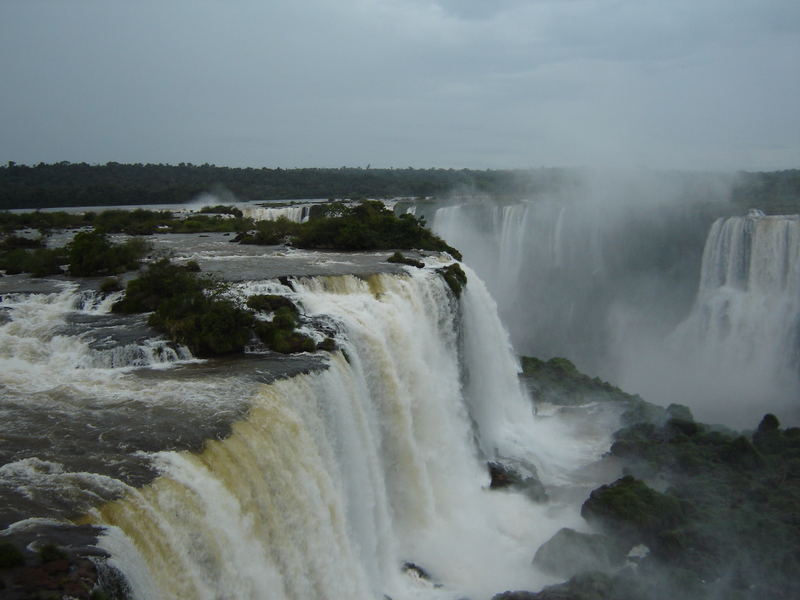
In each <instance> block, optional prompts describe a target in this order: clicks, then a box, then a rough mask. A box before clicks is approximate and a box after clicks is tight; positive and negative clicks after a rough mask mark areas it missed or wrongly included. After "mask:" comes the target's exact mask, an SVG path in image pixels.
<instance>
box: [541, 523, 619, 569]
mask: <svg viewBox="0 0 800 600" xmlns="http://www.w3.org/2000/svg"><path fill="white" fill-rule="evenodd" d="M626 550H627V547H626V546H621V545H620V544H619V543H617V542H616V541H614V540H613V539H611V538H610V537H608V536H605V535H600V534H588V533H580V532H577V531H575V530H574V529H569V528H566V527H565V528H563V529H560V530H559V531H558V532H557V533H556V534H555V535H554V536H553V537H552V538H550V540H549V541H547V542H545V543H544V544H543V545H542V546H541V547H540V548H539V550H537V552H536V556H535V557H534V559H533V564H534V565H536V566H537V567H539V568H541V569H542V570H544V571H547V572H548V573H551V574H553V575H557V576H559V577H571V576H572V575H576V574H578V573H580V572H582V571H610V570H611V569H613V568H615V567H618V566H621V565H622V563H623V560H624V558H625V551H626Z"/></svg>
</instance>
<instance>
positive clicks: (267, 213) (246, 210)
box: [241, 204, 311, 223]
mask: <svg viewBox="0 0 800 600" xmlns="http://www.w3.org/2000/svg"><path fill="white" fill-rule="evenodd" d="M241 211H242V215H243V216H244V217H245V218H249V219H254V220H256V221H276V220H277V219H281V218H284V219H288V220H290V221H294V222H295V223H305V222H306V221H308V217H309V215H310V214H311V204H299V205H292V206H277V207H269V206H252V205H242V206H241Z"/></svg>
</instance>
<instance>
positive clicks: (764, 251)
mask: <svg viewBox="0 0 800 600" xmlns="http://www.w3.org/2000/svg"><path fill="white" fill-rule="evenodd" d="M612 189H613V190H615V191H616V192H617V193H618V196H616V195H614V194H612V193H609V191H608V190H605V191H604V192H603V191H602V190H601V192H602V193H601V192H592V191H591V190H589V189H586V190H582V193H585V197H576V196H575V195H574V194H566V193H565V194H564V195H562V196H558V197H552V196H543V197H541V198H537V199H535V200H524V201H520V202H516V203H513V204H505V205H504V204H498V203H496V202H492V201H489V200H486V199H484V200H481V201H468V202H462V203H461V204H456V205H450V206H445V207H442V208H440V209H438V211H437V212H436V213H435V217H434V219H433V227H434V230H435V231H436V232H437V233H439V234H440V235H442V236H443V237H444V238H445V239H447V240H448V241H450V242H451V243H453V244H454V245H455V246H456V247H458V248H460V249H461V250H462V252H463V253H464V259H465V261H466V262H467V263H468V264H470V265H471V266H473V267H474V268H475V269H476V271H478V273H479V274H480V275H481V276H482V277H484V278H485V280H486V282H487V285H488V287H489V289H490V290H491V292H492V294H493V295H494V296H495V297H496V298H497V300H498V305H499V310H500V314H501V316H502V317H503V321H504V322H505V323H507V324H508V326H509V329H510V331H511V332H512V339H513V342H514V346H515V348H516V349H517V350H518V351H519V352H520V353H521V354H530V355H533V356H539V357H543V358H549V357H551V356H565V357H567V358H569V359H571V360H573V361H574V362H575V363H576V364H577V365H578V366H579V367H580V368H581V369H582V370H584V371H588V372H590V373H592V374H597V375H600V376H601V377H602V378H604V379H608V380H611V381H614V382H615V383H618V384H619V385H621V386H622V387H623V388H624V389H625V390H628V391H630V392H635V393H640V394H642V395H643V396H644V397H645V399H647V400H650V401H653V402H657V403H660V404H664V405H668V404H670V403H673V402H678V403H682V404H686V405H689V406H690V407H692V409H694V410H695V413H696V415H697V416H698V417H700V418H702V419H705V420H711V421H714V422H722V423H725V424H728V425H732V426H736V427H748V426H750V427H752V426H753V424H754V423H756V422H757V421H758V419H759V418H760V416H762V415H763V414H764V412H767V411H769V410H773V411H776V412H777V413H778V414H779V417H781V418H782V419H783V420H784V421H785V422H790V423H796V422H798V418H799V417H800V411H798V407H797V404H796V402H795V401H794V400H793V398H794V397H796V392H797V391H798V384H797V380H798V374H797V373H798V338H799V337H800V333H798V315H800V306H798V303H799V302H800V297H799V296H798V290H797V288H796V287H793V286H795V285H796V281H797V279H798V276H799V275H798V269H799V268H800V267H799V266H798V264H797V262H796V260H795V257H796V255H797V253H798V252H800V246H798V239H797V234H796V228H797V223H798V221H797V218H796V217H765V216H763V215H758V214H753V215H751V216H748V217H731V218H727V217H722V218H718V219H717V220H716V221H714V220H713V219H711V218H710V217H711V215H714V214H715V215H716V216H717V217H718V216H719V215H720V214H723V215H724V214H727V213H730V211H731V210H732V207H731V205H730V204H721V203H718V202H707V203H694V202H688V201H686V199H683V200H682V199H681V197H680V196H679V195H676V194H665V193H663V191H662V194H661V197H656V199H655V200H653V199H651V198H649V197H648V195H647V194H649V193H650V190H649V189H648V188H647V187H644V188H643V189H642V190H641V196H640V197H632V196H630V195H628V196H626V195H625V191H624V190H622V189H621V188H620V187H619V186H617V187H613V188H612ZM654 189H655V190H656V191H655V192H653V194H655V195H656V196H658V186H654ZM709 197H713V194H710V195H709ZM712 223H713V225H712ZM709 227H710V231H709ZM704 244H705V246H704ZM703 248H705V249H703ZM701 270H702V273H701ZM698 280H699V281H700V283H699V291H698V283H697V282H698Z"/></svg>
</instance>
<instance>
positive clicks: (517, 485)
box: [487, 461, 547, 502]
mask: <svg viewBox="0 0 800 600" xmlns="http://www.w3.org/2000/svg"><path fill="white" fill-rule="evenodd" d="M487 467H488V469H489V475H490V476H491V483H490V484H489V487H490V488H491V489H493V490H497V489H504V488H508V489H514V490H518V491H521V492H522V493H524V494H525V495H526V496H528V497H529V498H530V499H531V500H533V501H534V502H545V501H546V500H547V491H546V490H545V488H544V485H542V482H541V481H539V477H538V473H537V472H536V467H535V466H534V465H531V464H524V465H523V464H522V463H519V462H518V461H515V463H513V464H512V463H511V462H510V461H509V462H507V463H506V462H499V461H489V462H488V463H487Z"/></svg>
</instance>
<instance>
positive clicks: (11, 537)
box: [0, 522, 129, 600]
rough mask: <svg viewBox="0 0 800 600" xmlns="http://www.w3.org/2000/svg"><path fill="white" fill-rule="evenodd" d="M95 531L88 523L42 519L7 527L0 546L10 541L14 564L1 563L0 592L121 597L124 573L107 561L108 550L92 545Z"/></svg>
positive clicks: (9, 598)
mask: <svg viewBox="0 0 800 600" xmlns="http://www.w3.org/2000/svg"><path fill="white" fill-rule="evenodd" d="M100 531H101V530H100V528H96V527H92V526H88V525H83V526H76V525H69V524H56V523H46V522H42V523H33V524H30V525H27V526H15V527H12V528H11V533H9V534H6V535H4V536H3V538H4V541H3V542H0V547H13V548H14V549H15V551H16V554H17V560H15V561H14V562H13V564H5V565H4V564H0V590H2V597H3V598H4V599H6V600H29V599H34V598H35V599H37V600H45V599H49V598H53V599H54V600H62V599H63V598H71V599H76V600H90V599H94V598H107V599H109V600H126V599H127V598H128V596H129V594H128V586H127V583H125V581H124V577H123V576H122V574H121V573H119V571H117V570H116V569H115V568H114V567H112V566H111V565H109V564H108V563H107V562H106V558H107V554H106V553H105V552H104V551H103V550H100V549H99V548H97V547H96V546H94V544H95V543H96V541H97V536H98V534H99V533H100ZM102 581H107V582H108V585H106V584H104V583H102Z"/></svg>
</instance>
